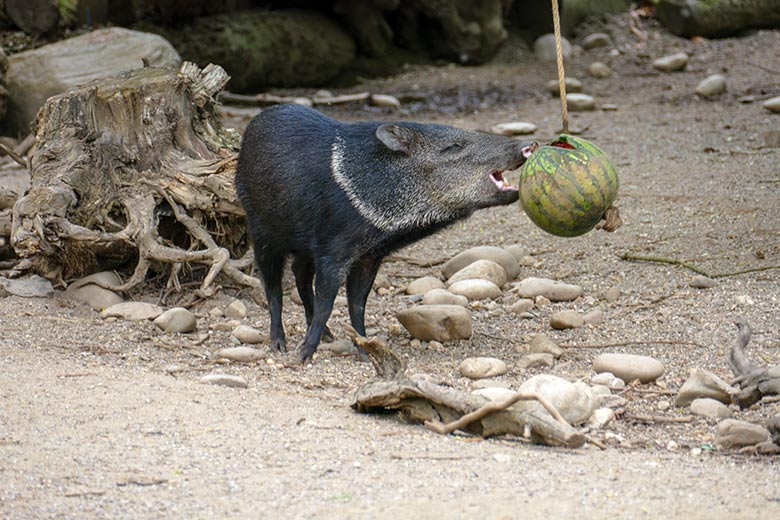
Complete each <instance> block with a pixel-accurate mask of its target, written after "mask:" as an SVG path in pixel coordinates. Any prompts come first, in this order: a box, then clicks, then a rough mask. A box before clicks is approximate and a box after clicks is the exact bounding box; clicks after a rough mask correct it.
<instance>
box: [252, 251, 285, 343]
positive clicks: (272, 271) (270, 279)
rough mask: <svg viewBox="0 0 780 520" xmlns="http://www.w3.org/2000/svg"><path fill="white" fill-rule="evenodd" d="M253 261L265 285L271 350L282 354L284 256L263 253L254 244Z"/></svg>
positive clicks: (283, 340) (283, 341)
mask: <svg viewBox="0 0 780 520" xmlns="http://www.w3.org/2000/svg"><path fill="white" fill-rule="evenodd" d="M255 260H256V261H257V267H258V268H259V269H260V274H261V275H262V277H263V282H264V285H265V297H266V299H267V300H268V312H269V313H270V314H271V350H278V351H280V352H284V351H285V350H287V340H286V339H285V337H284V325H283V324H282V271H283V270H284V255H283V254H281V255H280V254H276V253H272V252H270V251H263V250H262V246H260V244H258V242H257V241H256V242H255Z"/></svg>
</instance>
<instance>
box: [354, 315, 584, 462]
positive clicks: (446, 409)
mask: <svg viewBox="0 0 780 520" xmlns="http://www.w3.org/2000/svg"><path fill="white" fill-rule="evenodd" d="M347 333H348V334H349V335H350V336H351V337H352V340H353V341H354V342H355V344H356V345H358V346H359V347H361V348H362V349H363V350H365V351H366V352H367V353H368V356H369V358H370V360H371V362H372V364H373V365H374V368H375V369H376V371H377V374H378V375H379V379H376V380H373V381H369V382H368V383H365V384H364V385H362V386H361V387H360V388H358V389H357V391H356V393H355V396H354V400H353V404H352V407H353V408H354V409H355V410H357V411H359V412H363V413H371V412H374V411H379V410H398V411H400V412H401V413H402V414H403V415H404V417H405V418H406V419H407V420H409V421H411V422H418V423H423V424H426V425H427V426H428V428H430V429H432V430H434V431H439V432H441V433H450V432H452V431H454V429H461V430H463V431H465V432H468V433H472V434H474V435H479V436H481V437H491V436H495V435H504V434H513V435H526V433H527V432H530V437H531V440H532V441H533V442H536V443H539V444H546V445H550V446H566V447H568V448H578V447H580V446H582V445H583V444H584V443H585V440H586V437H585V436H584V435H583V434H582V433H580V432H578V431H577V430H576V429H575V428H573V427H572V426H571V425H569V424H567V423H566V422H563V421H561V420H558V419H556V418H555V417H553V415H551V414H550V413H548V412H546V411H538V410H536V409H532V408H523V407H521V406H518V405H517V404H515V403H508V402H505V403H491V402H490V401H489V400H488V399H486V398H484V397H481V396H476V395H469V394H464V393H463V392H460V391H458V390H455V389H452V388H448V387H445V386H442V385H438V384H436V383H434V382H433V381H431V379H430V377H429V376H427V375H424V374H418V375H412V376H407V375H406V373H405V370H406V367H405V364H404V363H403V361H402V360H401V359H400V357H398V355H397V354H396V353H395V352H394V351H393V350H392V349H391V348H389V347H388V346H387V345H385V344H384V343H383V342H381V341H380V340H379V339H377V338H362V337H360V336H358V335H357V334H356V333H355V332H354V330H352V329H347ZM518 395H519V394H518ZM526 398H534V397H529V396H525V395H519V397H518V396H515V397H513V398H512V399H514V400H515V402H516V401H519V400H521V399H526ZM548 404H549V403H548ZM543 406H544V403H543ZM558 417H559V419H560V415H559V416H558Z"/></svg>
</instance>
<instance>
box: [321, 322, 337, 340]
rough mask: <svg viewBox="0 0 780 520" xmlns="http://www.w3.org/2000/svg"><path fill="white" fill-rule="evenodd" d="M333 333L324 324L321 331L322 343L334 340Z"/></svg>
mask: <svg viewBox="0 0 780 520" xmlns="http://www.w3.org/2000/svg"><path fill="white" fill-rule="evenodd" d="M334 339H335V338H334V336H333V333H332V332H331V331H330V329H329V328H328V326H327V325H325V330H323V331H322V342H323V343H332V342H333V340H334Z"/></svg>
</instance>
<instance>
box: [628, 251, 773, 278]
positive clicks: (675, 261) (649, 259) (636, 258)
mask: <svg viewBox="0 0 780 520" xmlns="http://www.w3.org/2000/svg"><path fill="white" fill-rule="evenodd" d="M620 259H621V260H633V261H638V262H657V263H662V264H672V265H679V266H680V267H685V268H686V269H689V270H691V271H693V272H694V273H698V274H700V275H702V276H706V277H707V278H726V277H729V276H738V275H740V274H747V273H756V272H759V271H768V270H770V269H780V265H765V266H761V267H749V268H747V269H740V270H737V271H731V272H726V273H710V272H709V271H705V270H704V269H702V268H701V267H698V266H695V265H693V264H691V263H689V262H685V261H684V260H678V259H676V258H667V257H664V256H643V255H635V254H632V253H624V254H622V255H620Z"/></svg>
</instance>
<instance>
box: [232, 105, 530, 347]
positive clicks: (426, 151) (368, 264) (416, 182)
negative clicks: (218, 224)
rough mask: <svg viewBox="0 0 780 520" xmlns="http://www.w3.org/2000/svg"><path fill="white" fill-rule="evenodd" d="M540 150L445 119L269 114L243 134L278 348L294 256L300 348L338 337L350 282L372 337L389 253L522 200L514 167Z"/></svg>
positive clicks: (252, 223)
mask: <svg viewBox="0 0 780 520" xmlns="http://www.w3.org/2000/svg"><path fill="white" fill-rule="evenodd" d="M535 146H536V145H535V143H525V144H523V143H520V142H518V141H515V140H513V139H510V138H508V137H502V136H497V135H491V134H486V133H481V132H473V131H468V130H461V129H458V128H453V127H450V126H444V125H432V124H420V123H411V122H401V123H377V122H367V123H356V124H347V123H342V122H340V121H336V120H334V119H331V118H329V117H326V116H324V115H322V114H320V113H319V112H317V111H316V110H313V109H311V108H305V107H302V106H297V105H279V106H276V107H273V108H269V109H267V110H264V111H263V112H262V113H261V114H260V115H258V116H257V117H255V118H254V119H253V120H252V121H251V123H250V124H249V126H248V127H247V129H246V132H245V134H244V138H243V142H242V145H241V152H240V155H239V159H238V166H237V167H236V191H237V193H238V197H239V199H240V200H241V203H242V205H243V206H244V209H245V211H246V214H247V225H248V231H249V234H250V237H251V239H252V242H253V244H254V251H255V260H256V261H257V266H258V269H259V270H260V274H261V276H262V278H263V281H264V283H265V292H266V296H267V298H268V308H269V311H270V314H271V334H270V335H271V342H272V348H275V349H279V350H284V349H285V336H284V329H283V326H282V285H281V282H282V271H283V268H284V264H285V260H286V257H288V256H290V255H291V256H292V257H293V262H292V270H293V273H294V274H295V283H296V286H297V288H298V293H299V294H300V296H301V300H302V301H303V305H304V309H305V312H306V322H307V325H308V329H307V332H306V337H305V338H304V340H303V343H302V345H301V347H300V351H299V356H300V358H301V360H307V359H309V358H311V356H312V355H313V354H314V352H315V351H316V350H317V345H319V343H320V339H321V338H322V336H323V334H325V335H329V331H328V329H327V326H326V324H327V321H328V318H329V317H330V314H331V311H332V309H333V301H334V299H335V298H336V294H337V292H338V289H339V286H340V285H341V284H342V283H344V282H345V281H346V285H347V302H348V308H349V317H350V320H351V322H352V326H353V327H354V328H355V330H356V331H357V332H358V333H360V334H362V335H365V325H364V321H363V320H364V314H365V305H366V299H367V298H368V293H369V291H370V290H371V287H372V285H373V282H374V278H375V277H376V273H377V270H378V269H379V264H380V263H381V261H382V258H384V257H385V256H386V255H387V254H388V253H390V252H392V251H394V250H396V249H398V248H400V247H403V246H405V245H407V244H410V243H412V242H414V241H416V240H419V239H421V238H423V237H426V236H428V235H430V234H432V233H434V232H436V231H437V230H440V229H442V228H443V227H445V226H447V225H449V224H452V223H453V222H455V221H457V220H459V219H462V218H465V217H467V216H469V215H471V213H473V212H474V211H475V210H477V209H480V208H487V207H490V206H498V205H502V204H510V203H512V202H515V201H516V200H517V199H518V192H517V188H515V187H513V186H511V185H510V184H509V183H508V182H507V181H506V180H505V179H504V177H503V173H504V172H505V171H507V170H512V169H515V168H517V167H519V166H520V165H521V164H522V163H523V162H524V161H525V159H526V158H527V157H528V155H530V153H531V152H532V151H533V149H535ZM312 282H313V284H314V290H312Z"/></svg>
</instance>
